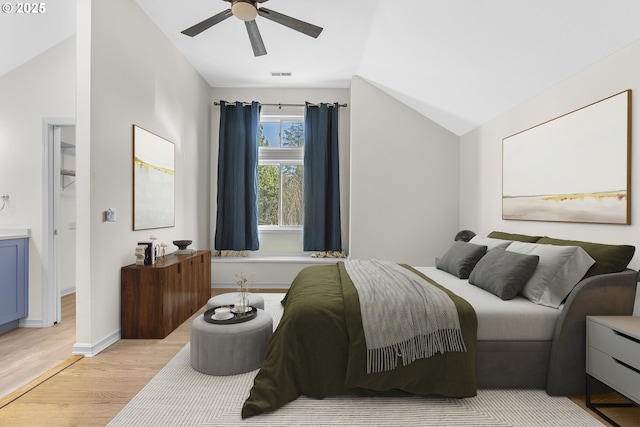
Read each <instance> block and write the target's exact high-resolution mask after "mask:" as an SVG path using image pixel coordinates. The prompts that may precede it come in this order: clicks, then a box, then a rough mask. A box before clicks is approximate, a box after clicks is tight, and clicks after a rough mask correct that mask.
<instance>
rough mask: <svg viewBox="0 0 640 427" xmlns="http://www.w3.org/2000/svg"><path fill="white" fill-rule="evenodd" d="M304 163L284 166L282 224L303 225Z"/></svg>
mask: <svg viewBox="0 0 640 427" xmlns="http://www.w3.org/2000/svg"><path fill="white" fill-rule="evenodd" d="M303 171H304V167H303V166H302V165H297V166H282V225H298V226H301V225H302V189H303Z"/></svg>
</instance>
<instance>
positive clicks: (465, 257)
mask: <svg viewBox="0 0 640 427" xmlns="http://www.w3.org/2000/svg"><path fill="white" fill-rule="evenodd" d="M485 253H487V247H486V246H484V245H482V246H481V245H474V244H473V243H467V242H463V241H460V240H458V241H457V242H453V245H451V247H450V248H449V250H448V251H447V252H446V253H445V254H444V255H443V256H442V258H440V260H439V261H438V263H437V265H436V267H437V268H438V269H440V270H444V271H446V272H447V273H449V274H453V275H454V276H457V277H459V278H461V279H468V278H469V274H471V271H472V270H473V267H475V266H476V263H477V262H478V260H479V259H480V258H482V257H483V256H484V254H485Z"/></svg>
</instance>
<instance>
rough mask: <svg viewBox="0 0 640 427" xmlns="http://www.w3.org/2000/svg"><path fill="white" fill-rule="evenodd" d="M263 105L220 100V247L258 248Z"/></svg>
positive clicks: (226, 248)
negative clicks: (259, 154)
mask: <svg viewBox="0 0 640 427" xmlns="http://www.w3.org/2000/svg"><path fill="white" fill-rule="evenodd" d="M259 124H260V104H259V103H257V102H255V101H254V102H252V103H251V105H243V103H241V102H236V103H235V104H227V103H225V102H224V101H220V137H219V151H218V210H217V219H216V238H215V248H216V249H217V250H234V251H242V250H250V251H255V250H258V247H259V242H258V126H259Z"/></svg>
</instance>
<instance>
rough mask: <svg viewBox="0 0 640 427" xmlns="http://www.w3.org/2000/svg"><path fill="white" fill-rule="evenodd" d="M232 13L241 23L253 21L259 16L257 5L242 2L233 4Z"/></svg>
mask: <svg viewBox="0 0 640 427" xmlns="http://www.w3.org/2000/svg"><path fill="white" fill-rule="evenodd" d="M231 13H233V16H235V17H236V18H238V19H240V20H241V21H253V20H254V19H256V16H258V9H257V8H256V6H255V4H253V3H250V2H246V1H242V0H240V1H234V2H233V5H232V6H231Z"/></svg>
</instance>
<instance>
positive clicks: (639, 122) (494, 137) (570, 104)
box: [460, 42, 640, 313]
mask: <svg viewBox="0 0 640 427" xmlns="http://www.w3.org/2000/svg"><path fill="white" fill-rule="evenodd" d="M626 89H631V90H632V112H633V114H632V124H631V128H632V146H636V144H637V143H636V141H637V140H638V131H637V130H638V129H640V119H639V116H638V114H637V111H640V110H639V108H638V107H639V106H640V104H639V101H640V42H636V43H634V44H632V45H630V46H628V47H626V48H624V49H622V50H620V51H618V52H617V53H615V54H613V55H611V56H609V57H608V58H606V59H604V60H602V61H600V62H598V63H597V64H595V65H593V66H591V67H589V68H587V69H585V70H583V71H581V72H580V73H578V74H576V75H575V76H573V77H571V78H569V79H567V80H565V81H564V82H562V83H560V84H558V85H557V86H555V87H553V88H551V89H549V90H547V91H545V92H543V93H541V94H540V95H538V96H536V97H534V98H532V99H530V100H528V101H526V102H524V103H523V104H521V105H519V106H518V107H516V108H514V109H512V110H511V111H508V112H507V113H505V114H503V115H501V116H499V117H497V118H495V119H494V120H491V121H490V122H488V123H486V124H484V125H482V126H480V127H478V128H477V129H475V130H473V131H472V132H469V133H468V134H466V135H464V136H462V138H461V149H460V151H461V153H460V170H461V178H460V179H461V185H460V187H461V193H460V227H461V228H469V229H471V230H474V231H476V232H477V233H479V234H486V233H489V232H491V231H492V230H502V231H507V232H516V233H525V234H532V235H547V236H551V237H557V238H566V239H574V240H587V241H593V242H601V243H613V244H629V245H634V246H636V253H635V256H634V258H633V259H632V261H631V263H630V264H629V267H630V268H633V269H636V270H637V269H638V268H640V245H638V242H640V223H639V222H638V212H640V197H636V195H637V189H638V188H640V162H639V161H638V156H637V154H636V153H633V154H632V165H631V225H605V224H578V223H554V222H533V221H503V220H502V219H501V218H502V210H501V209H502V205H501V197H502V139H503V138H505V137H507V136H509V135H512V134H514V133H516V132H519V131H522V130H524V129H528V128H530V127H532V126H535V125H538V124H540V123H542V122H545V121H547V120H550V119H553V118H555V117H558V116H560V115H562V114H565V113H568V112H570V111H573V110H576V109H578V108H581V107H584V106H586V105H589V104H591V103H593V102H596V101H599V100H601V99H603V98H606V97H608V96H611V95H614V94H616V93H619V92H622V91H624V90H626ZM633 151H636V150H635V148H634V149H633ZM532 179H535V178H532ZM635 312H636V313H640V295H636V309H635Z"/></svg>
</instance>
